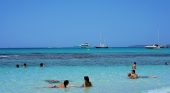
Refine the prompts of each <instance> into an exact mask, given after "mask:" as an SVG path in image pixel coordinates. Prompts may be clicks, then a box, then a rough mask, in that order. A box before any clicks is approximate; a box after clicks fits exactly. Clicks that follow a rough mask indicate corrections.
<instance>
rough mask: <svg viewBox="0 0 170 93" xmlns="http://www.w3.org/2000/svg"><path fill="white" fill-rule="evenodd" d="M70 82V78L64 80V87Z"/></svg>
mask: <svg viewBox="0 0 170 93" xmlns="http://www.w3.org/2000/svg"><path fill="white" fill-rule="evenodd" d="M68 84H69V81H68V80H64V87H65V88H66V86H67V85H68Z"/></svg>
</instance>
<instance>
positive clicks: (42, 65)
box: [16, 63, 92, 88]
mask: <svg viewBox="0 0 170 93" xmlns="http://www.w3.org/2000/svg"><path fill="white" fill-rule="evenodd" d="M39 66H40V67H44V64H43V63H40V65H39ZM23 67H24V68H25V67H27V64H26V63H24V65H23ZM16 68H19V64H16ZM45 81H46V82H49V83H50V84H52V83H58V82H60V81H58V80H45ZM67 86H71V87H77V88H78V87H84V88H86V87H92V83H91V82H90V80H89V77H88V76H84V83H83V85H82V86H75V85H72V84H69V80H64V82H63V83H61V84H59V85H58V86H57V85H54V86H47V87H42V88H67ZM37 88H38V87H37Z"/></svg>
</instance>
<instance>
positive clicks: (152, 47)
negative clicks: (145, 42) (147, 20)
mask: <svg viewBox="0 0 170 93" xmlns="http://www.w3.org/2000/svg"><path fill="white" fill-rule="evenodd" d="M145 48H147V49H159V48H160V46H159V45H158V44H153V45H150V46H145Z"/></svg>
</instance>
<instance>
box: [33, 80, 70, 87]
mask: <svg viewBox="0 0 170 93" xmlns="http://www.w3.org/2000/svg"><path fill="white" fill-rule="evenodd" d="M68 85H69V81H68V80H64V83H61V84H59V85H58V86H56V85H54V86H48V87H42V88H67V86H68ZM36 88H38V87H36Z"/></svg>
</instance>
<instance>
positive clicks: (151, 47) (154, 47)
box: [145, 29, 168, 49]
mask: <svg viewBox="0 0 170 93" xmlns="http://www.w3.org/2000/svg"><path fill="white" fill-rule="evenodd" d="M145 48H147V49H159V48H168V47H167V46H166V45H159V29H158V44H153V45H150V46H145Z"/></svg>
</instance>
